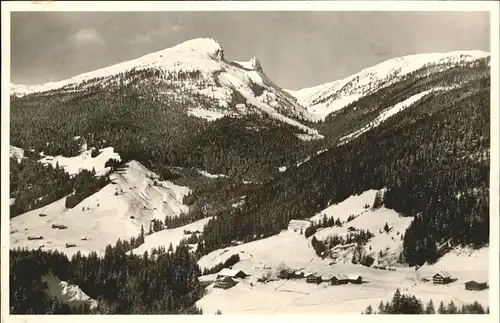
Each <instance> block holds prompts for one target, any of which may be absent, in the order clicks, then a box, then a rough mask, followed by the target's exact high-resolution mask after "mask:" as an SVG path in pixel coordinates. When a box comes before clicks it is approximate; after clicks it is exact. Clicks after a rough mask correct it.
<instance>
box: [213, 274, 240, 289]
mask: <svg viewBox="0 0 500 323" xmlns="http://www.w3.org/2000/svg"><path fill="white" fill-rule="evenodd" d="M236 284H238V282H237V281H235V280H234V279H233V278H232V277H227V276H226V277H220V278H218V279H217V280H216V281H215V284H214V288H222V289H228V288H231V287H233V286H234V285H236Z"/></svg>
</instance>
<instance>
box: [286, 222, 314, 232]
mask: <svg viewBox="0 0 500 323" xmlns="http://www.w3.org/2000/svg"><path fill="white" fill-rule="evenodd" d="M310 226H311V221H308V220H290V222H289V223H288V231H295V232H300V231H301V230H302V232H304V231H305V230H306V229H307V228H309V227H310Z"/></svg>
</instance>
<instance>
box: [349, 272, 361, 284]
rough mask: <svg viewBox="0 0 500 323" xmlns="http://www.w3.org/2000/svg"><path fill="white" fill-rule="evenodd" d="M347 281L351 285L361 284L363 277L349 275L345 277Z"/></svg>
mask: <svg viewBox="0 0 500 323" xmlns="http://www.w3.org/2000/svg"><path fill="white" fill-rule="evenodd" d="M347 280H348V281H349V282H350V283H351V284H361V283H362V282H363V277H361V275H358V274H350V275H347Z"/></svg>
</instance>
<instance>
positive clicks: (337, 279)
mask: <svg viewBox="0 0 500 323" xmlns="http://www.w3.org/2000/svg"><path fill="white" fill-rule="evenodd" d="M348 282H349V279H347V276H346V275H333V277H332V280H331V284H332V285H344V284H347V283H348Z"/></svg>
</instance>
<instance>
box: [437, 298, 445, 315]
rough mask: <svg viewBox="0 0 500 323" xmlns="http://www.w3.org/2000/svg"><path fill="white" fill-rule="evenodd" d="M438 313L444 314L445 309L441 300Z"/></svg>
mask: <svg viewBox="0 0 500 323" xmlns="http://www.w3.org/2000/svg"><path fill="white" fill-rule="evenodd" d="M438 314H446V309H445V308H444V303H443V301H441V303H439V308H438Z"/></svg>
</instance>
